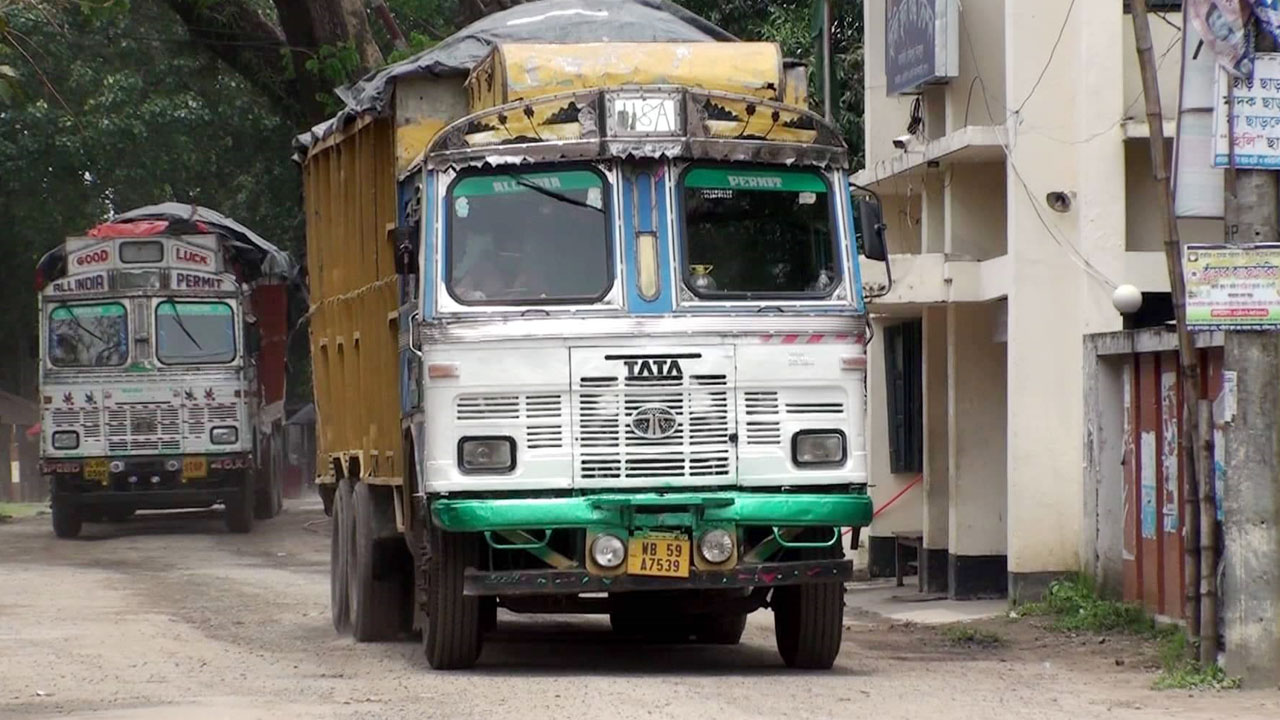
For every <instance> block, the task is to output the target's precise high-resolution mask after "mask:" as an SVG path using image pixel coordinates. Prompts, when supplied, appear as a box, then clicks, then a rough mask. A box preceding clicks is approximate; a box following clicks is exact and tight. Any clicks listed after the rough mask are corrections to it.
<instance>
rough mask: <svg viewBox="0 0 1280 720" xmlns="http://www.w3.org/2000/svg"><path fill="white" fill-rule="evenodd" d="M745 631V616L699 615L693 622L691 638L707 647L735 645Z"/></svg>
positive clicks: (734, 614) (731, 614)
mask: <svg viewBox="0 0 1280 720" xmlns="http://www.w3.org/2000/svg"><path fill="white" fill-rule="evenodd" d="M746 629H747V614H746V613H741V612H735V613H713V614H707V615H699V616H697V617H696V618H695V619H694V621H693V636H694V638H695V639H696V640H697V641H698V642H700V643H706V644H709V645H737V644H738V643H740V642H742V633H743V631H745V630H746Z"/></svg>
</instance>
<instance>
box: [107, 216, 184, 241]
mask: <svg viewBox="0 0 1280 720" xmlns="http://www.w3.org/2000/svg"><path fill="white" fill-rule="evenodd" d="M195 225H196V229H197V230H199V231H200V232H209V228H208V227H206V226H205V224H204V223H196V224H195ZM168 229H169V221H168V220H136V221H134V222H121V223H114V222H106V223H102V224H101V225H99V226H97V227H95V228H92V229H91V230H89V232H87V233H85V235H87V236H88V237H95V238H112V237H147V236H149V235H162V234H164V233H165V232H166V231H168Z"/></svg>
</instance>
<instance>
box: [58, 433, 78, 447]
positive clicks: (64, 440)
mask: <svg viewBox="0 0 1280 720" xmlns="http://www.w3.org/2000/svg"><path fill="white" fill-rule="evenodd" d="M78 447H80V433H78V432H76V431H75V430H56V431H54V433H53V449H54V450H75V449H76V448H78Z"/></svg>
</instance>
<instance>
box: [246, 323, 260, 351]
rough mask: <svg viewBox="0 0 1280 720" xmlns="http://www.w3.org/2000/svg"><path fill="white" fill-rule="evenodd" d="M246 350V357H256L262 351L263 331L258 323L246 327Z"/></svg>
mask: <svg viewBox="0 0 1280 720" xmlns="http://www.w3.org/2000/svg"><path fill="white" fill-rule="evenodd" d="M244 350H245V354H246V355H251V356H256V355H257V354H258V352H259V351H261V350H262V331H261V330H259V329H258V325H257V323H251V324H248V325H245V326H244Z"/></svg>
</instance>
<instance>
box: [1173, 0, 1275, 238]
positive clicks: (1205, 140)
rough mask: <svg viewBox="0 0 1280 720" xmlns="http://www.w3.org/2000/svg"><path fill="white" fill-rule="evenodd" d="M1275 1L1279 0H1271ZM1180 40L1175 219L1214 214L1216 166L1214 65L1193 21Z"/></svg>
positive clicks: (1219, 209) (1219, 207)
mask: <svg viewBox="0 0 1280 720" xmlns="http://www.w3.org/2000/svg"><path fill="white" fill-rule="evenodd" d="M1276 1H1277V2H1280V0H1276ZM1181 43H1182V83H1181V86H1182V91H1181V92H1180V93H1179V94H1178V97H1179V103H1178V131H1177V133H1175V135H1174V145H1173V206H1174V212H1175V213H1176V214H1177V216H1178V217H1180V218H1220V217H1222V214H1223V203H1222V180H1223V177H1222V174H1223V170H1222V169H1221V168H1216V167H1214V166H1213V160H1212V158H1213V143H1214V135H1213V114H1214V110H1215V109H1216V107H1217V102H1216V101H1215V100H1214V98H1215V95H1214V85H1215V78H1216V77H1217V76H1218V72H1219V70H1218V63H1217V62H1216V61H1215V60H1214V58H1213V55H1212V54H1211V53H1207V52H1203V51H1202V48H1201V47H1200V35H1199V33H1197V32H1196V29H1195V25H1194V24H1192V23H1187V25H1186V27H1185V29H1184V31H1183V37H1182V40H1181Z"/></svg>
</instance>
